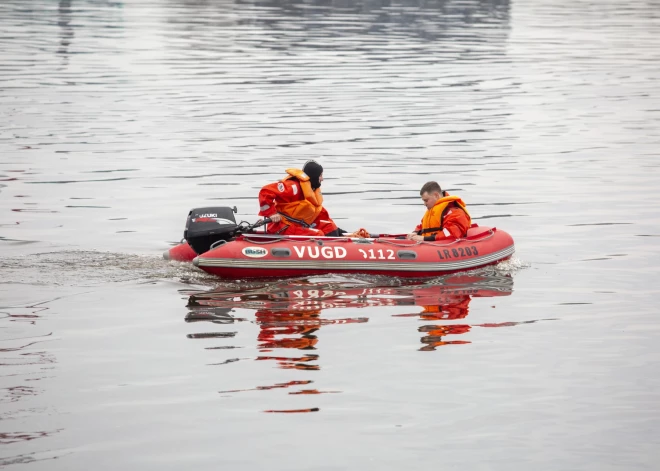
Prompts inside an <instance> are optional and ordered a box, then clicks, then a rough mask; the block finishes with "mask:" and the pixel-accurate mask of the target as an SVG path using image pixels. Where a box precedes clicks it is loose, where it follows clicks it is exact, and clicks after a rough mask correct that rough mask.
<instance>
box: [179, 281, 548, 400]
mask: <svg viewBox="0 0 660 471" xmlns="http://www.w3.org/2000/svg"><path fill="white" fill-rule="evenodd" d="M512 292H513V278H512V277H511V276H510V275H509V274H500V273H497V272H492V273H488V274H458V275H451V276H447V277H443V278H438V279H434V280H433V281H431V282H428V281H426V282H423V281H414V280H413V281H410V280H406V281H404V280H397V279H392V278H382V279H378V280H376V281H365V280H352V279H344V280H342V281H313V280H309V279H298V280H292V281H291V280H289V281H281V282H275V283H273V282H263V283H260V282H250V283H247V284H246V283H236V284H229V285H223V286H221V287H217V288H215V289H213V290H210V291H199V292H192V293H191V292H188V294H190V297H189V300H188V311H189V312H188V314H187V315H186V321H187V322H199V321H206V322H210V323H212V324H213V331H211V332H206V333H205V332H199V333H195V334H189V335H188V337H189V338H224V339H233V338H235V336H236V333H237V332H236V329H235V328H233V326H234V325H235V323H237V322H250V320H249V318H252V316H239V315H238V313H237V310H239V309H240V310H254V321H253V322H254V323H256V324H257V325H258V326H259V332H258V334H257V339H256V344H257V350H258V351H259V353H260V354H259V355H257V356H256V357H255V358H252V359H254V360H258V361H273V362H275V364H276V365H277V368H281V369H285V370H287V369H292V370H293V369H295V370H300V371H308V372H319V371H320V370H322V364H321V355H320V354H319V353H318V344H319V332H320V330H321V329H322V328H326V327H329V326H333V325H343V324H363V323H366V322H368V321H369V317H367V316H341V317H340V318H333V317H332V316H331V314H330V313H329V312H328V310H330V309H354V310H355V309H363V308H370V309H368V312H370V313H371V312H373V311H374V310H375V309H374V308H379V307H380V308H383V307H395V308H396V307H398V308H401V307H407V306H410V308H411V309H410V310H411V311H412V312H410V313H402V314H393V316H394V317H400V318H411V319H418V320H421V321H424V322H425V324H424V325H422V326H421V327H416V329H417V331H418V332H420V333H421V338H420V341H421V343H422V344H423V345H422V347H421V348H419V350H420V351H433V350H436V349H437V348H438V347H440V346H443V345H459V344H468V343H470V342H469V341H466V340H460V339H456V338H455V337H456V336H460V335H462V334H465V333H467V332H469V331H470V330H471V329H472V328H473V327H482V328H483V327H510V326H514V325H517V324H518V323H517V322H502V323H481V324H475V325H469V324H465V323H464V319H465V318H466V317H467V315H468V313H469V305H470V301H471V300H472V299H473V298H475V297H482V298H483V297H496V296H509V295H511V293H512ZM413 308H414V309H413ZM324 311H326V313H327V315H324ZM455 321H463V322H461V323H455ZM528 322H536V321H534V320H532V321H526V323H528ZM221 325H224V326H226V328H227V330H226V331H220V330H219V329H218V327H220V326H221ZM207 348H208V349H213V350H222V349H228V350H231V349H234V348H240V347H238V346H236V345H222V346H213V347H207ZM287 351H291V352H295V353H291V354H286V353H284V352H287ZM241 359H244V360H245V359H249V358H229V359H227V360H225V361H223V362H220V363H213V365H223V364H227V363H233V362H236V361H239V360H241ZM312 378H313V376H312ZM312 383H313V379H310V380H304V381H300V380H295V381H294V380H292V381H288V382H283V383H276V384H268V385H259V386H256V387H254V388H250V389H237V390H226V391H220V393H221V394H230V393H237V392H245V391H263V390H270V389H284V388H296V387H299V386H303V387H304V388H303V389H300V390H292V391H291V392H289V394H291V395H313V394H324V393H325V394H327V393H339V392H340V391H336V390H318V389H316V388H313V387H309V386H310V385H311V384H312ZM309 411H311V409H300V410H298V409H296V410H277V411H274V410H270V411H267V412H309Z"/></svg>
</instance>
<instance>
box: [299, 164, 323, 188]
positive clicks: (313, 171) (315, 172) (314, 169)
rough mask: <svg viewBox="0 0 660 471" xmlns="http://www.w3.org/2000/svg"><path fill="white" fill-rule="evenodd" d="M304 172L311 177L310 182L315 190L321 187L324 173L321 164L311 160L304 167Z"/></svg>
mask: <svg viewBox="0 0 660 471" xmlns="http://www.w3.org/2000/svg"><path fill="white" fill-rule="evenodd" d="M303 172H305V173H306V174H307V176H308V177H309V182H310V183H311V184H312V189H313V190H316V189H317V188H320V187H321V182H320V181H319V178H320V177H321V174H322V173H323V167H322V166H321V164H318V163H316V162H315V161H313V160H309V161H307V163H306V164H305V166H304V167H303Z"/></svg>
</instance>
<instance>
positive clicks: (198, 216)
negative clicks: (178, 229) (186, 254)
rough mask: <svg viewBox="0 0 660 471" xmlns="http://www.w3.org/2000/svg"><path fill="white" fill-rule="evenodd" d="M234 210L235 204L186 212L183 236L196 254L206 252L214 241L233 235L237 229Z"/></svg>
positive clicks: (227, 238)
mask: <svg viewBox="0 0 660 471" xmlns="http://www.w3.org/2000/svg"><path fill="white" fill-rule="evenodd" d="M235 212H236V206H234V207H233V208H226V207H219V208H196V209H193V210H191V211H190V212H189V213H188V220H187V221H186V230H185V231H183V238H184V239H186V241H187V242H188V244H189V245H190V246H191V247H192V248H193V250H194V251H195V252H196V253H197V254H198V255H201V254H203V253H204V252H208V250H209V249H210V248H211V245H212V244H214V243H215V242H218V241H219V240H230V239H231V238H232V237H234V235H235V233H236V230H237V229H238V225H237V224H236V218H234V213H235Z"/></svg>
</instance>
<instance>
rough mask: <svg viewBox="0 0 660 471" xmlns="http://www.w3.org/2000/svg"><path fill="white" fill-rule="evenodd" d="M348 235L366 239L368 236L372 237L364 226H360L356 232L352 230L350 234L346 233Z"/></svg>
mask: <svg viewBox="0 0 660 471" xmlns="http://www.w3.org/2000/svg"><path fill="white" fill-rule="evenodd" d="M345 236H346V237H359V238H360V239H366V238H368V237H371V236H370V235H369V233H368V232H367V230H366V229H365V228H363V227H361V228H359V229H358V230H357V231H355V232H351V233H350V234H345Z"/></svg>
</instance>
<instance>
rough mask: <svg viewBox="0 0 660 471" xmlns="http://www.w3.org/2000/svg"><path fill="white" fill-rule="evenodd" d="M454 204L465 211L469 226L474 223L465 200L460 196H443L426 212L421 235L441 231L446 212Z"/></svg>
mask: <svg viewBox="0 0 660 471" xmlns="http://www.w3.org/2000/svg"><path fill="white" fill-rule="evenodd" d="M454 205H456V206H458V207H459V208H461V209H462V210H463V211H465V215H466V216H467V218H468V226H469V225H470V224H471V223H472V220H471V219H470V213H468V212H467V209H466V208H465V203H463V200H462V199H461V198H460V197H458V196H443V197H442V198H440V199H439V200H438V202H437V203H435V205H434V206H433V207H432V208H431V209H429V210H427V211H426V213H424V217H423V218H422V230H421V231H420V235H424V236H428V235H431V234H437V233H438V232H441V231H442V229H443V227H442V223H443V220H444V218H445V214H446V212H447V211H448V210H449V209H450V208H451V207H452V206H454Z"/></svg>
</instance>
